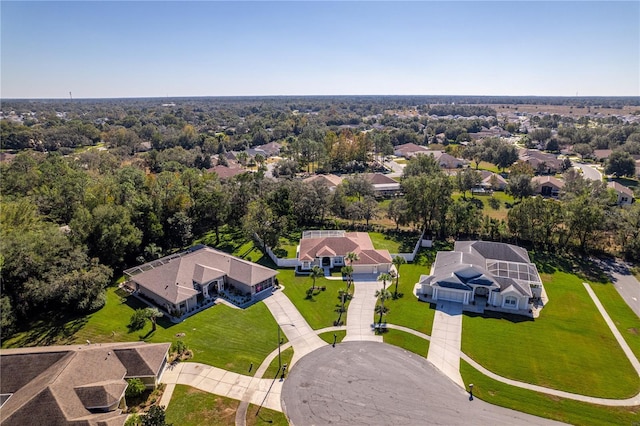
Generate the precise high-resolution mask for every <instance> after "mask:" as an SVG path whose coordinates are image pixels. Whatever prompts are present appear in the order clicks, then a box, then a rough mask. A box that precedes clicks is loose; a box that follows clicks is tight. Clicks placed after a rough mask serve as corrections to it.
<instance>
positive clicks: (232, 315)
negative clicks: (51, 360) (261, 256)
mask: <svg viewBox="0 0 640 426" xmlns="http://www.w3.org/2000/svg"><path fill="white" fill-rule="evenodd" d="M122 300H123V299H122V298H121V297H120V296H118V295H117V294H116V288H110V289H108V290H107V304H106V306H105V307H104V308H102V309H101V310H99V311H97V312H95V313H94V314H90V315H88V316H87V317H85V318H83V319H82V320H81V324H80V326H79V327H78V328H77V329H76V328H75V327H74V326H68V327H67V326H65V327H60V329H65V328H68V329H70V330H73V333H71V334H65V333H62V334H60V335H59V336H53V337H54V338H52V339H49V340H48V341H46V342H41V339H39V338H34V336H36V337H37V336H41V335H43V334H45V335H47V333H49V334H50V333H51V331H50V329H51V328H50V327H46V326H44V325H43V327H42V328H44V330H42V329H38V328H35V329H33V330H32V331H31V332H26V333H20V334H18V335H16V336H15V337H14V338H12V339H10V340H8V341H6V342H3V345H4V347H19V346H25V345H29V346H34V345H37V344H49V345H51V344H65V343H66V344H69V343H85V342H86V341H87V340H89V341H91V343H104V342H123V341H125V342H128V341H138V340H145V341H148V342H174V341H176V340H179V339H180V340H183V341H184V342H185V343H186V344H187V346H188V348H189V349H191V350H192V351H193V358H192V359H191V360H192V361H194V362H201V363H204V364H209V365H213V366H216V367H219V368H223V369H225V370H231V371H235V372H237V373H241V374H246V372H247V370H248V368H249V365H250V364H251V363H253V365H254V366H256V365H260V363H261V362H262V360H264V358H265V357H266V356H267V355H268V354H269V353H271V352H272V351H273V350H274V349H276V348H277V347H278V334H277V324H276V322H275V320H274V319H273V316H272V315H271V313H270V312H269V310H268V309H267V307H266V306H265V305H264V303H262V302H260V303H257V304H255V305H253V306H250V307H249V308H247V309H233V308H229V307H227V306H225V305H216V306H213V307H211V308H209V309H206V310H204V311H202V312H200V313H197V314H196V315H194V316H192V317H189V318H187V319H186V320H184V321H183V322H181V323H179V324H173V323H171V322H170V321H169V320H168V319H166V318H160V320H159V321H158V328H157V330H156V331H155V332H154V333H151V325H150V324H149V323H147V325H146V326H145V328H144V329H142V330H139V331H135V332H129V330H128V329H127V324H128V323H129V318H130V317H131V315H132V314H133V312H134V309H135V308H139V307H145V306H146V305H143V304H142V303H141V302H139V301H138V300H137V299H135V298H134V297H132V296H130V297H128V298H127V299H126V301H124V302H123V301H122ZM76 321H79V320H76ZM70 323H73V322H70ZM67 324H69V323H67ZM182 333H184V337H176V335H178V334H182Z"/></svg>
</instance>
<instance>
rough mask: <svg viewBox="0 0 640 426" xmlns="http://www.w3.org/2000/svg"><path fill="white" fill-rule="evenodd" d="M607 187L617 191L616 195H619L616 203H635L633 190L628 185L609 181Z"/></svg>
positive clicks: (620, 204)
mask: <svg viewBox="0 0 640 426" xmlns="http://www.w3.org/2000/svg"><path fill="white" fill-rule="evenodd" d="M607 187H608V188H611V189H613V190H614V191H615V192H616V195H617V196H618V198H617V200H616V204H618V205H619V206H624V205H626V204H632V203H633V199H634V198H633V191H632V190H631V189H630V188H627V187H626V186H624V185H622V184H619V183H618V182H615V181H611V182H609V183H607Z"/></svg>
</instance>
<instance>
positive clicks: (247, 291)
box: [124, 245, 278, 317]
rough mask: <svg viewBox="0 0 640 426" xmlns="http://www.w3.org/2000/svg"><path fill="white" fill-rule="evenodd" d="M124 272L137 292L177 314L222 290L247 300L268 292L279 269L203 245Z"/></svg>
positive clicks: (198, 305)
mask: <svg viewBox="0 0 640 426" xmlns="http://www.w3.org/2000/svg"><path fill="white" fill-rule="evenodd" d="M124 272H125V275H126V276H127V277H128V282H127V286H128V287H129V288H132V289H133V291H134V294H135V295H137V296H139V297H142V298H143V299H146V300H148V301H152V302H153V303H154V304H155V305H157V306H158V307H160V308H161V309H163V310H164V311H166V312H167V313H169V314H170V315H171V316H174V317H182V316H184V315H189V314H190V313H195V312H194V311H196V310H197V309H199V308H200V307H202V306H203V305H204V306H206V305H207V304H209V303H210V302H211V301H213V300H214V299H215V298H216V297H218V296H219V295H221V294H224V295H226V294H235V295H241V296H242V297H243V298H244V299H246V300H247V301H250V300H252V299H254V298H256V297H259V296H261V295H264V294H268V292H270V291H271V290H272V287H273V286H274V284H275V276H276V274H277V273H278V272H277V271H274V270H273V269H270V268H267V267H264V266H262V265H258V264H257V263H253V262H249V261H247V260H244V259H240V258H238V257H235V256H231V255H230V254H227V253H224V252H221V251H218V250H214V249H212V248H210V247H207V246H204V245H200V246H196V247H194V248H192V249H190V250H187V251H185V252H182V253H178V254H176V255H172V256H169V257H166V258H163V259H159V260H157V261H153V262H150V263H146V264H144V265H140V266H137V267H135V268H131V269H128V270H126V271H124Z"/></svg>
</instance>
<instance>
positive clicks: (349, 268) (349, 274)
mask: <svg viewBox="0 0 640 426" xmlns="http://www.w3.org/2000/svg"><path fill="white" fill-rule="evenodd" d="M340 272H342V274H343V275H346V277H347V291H349V288H350V287H351V280H352V278H353V267H352V266H343V267H342V268H341V269H340Z"/></svg>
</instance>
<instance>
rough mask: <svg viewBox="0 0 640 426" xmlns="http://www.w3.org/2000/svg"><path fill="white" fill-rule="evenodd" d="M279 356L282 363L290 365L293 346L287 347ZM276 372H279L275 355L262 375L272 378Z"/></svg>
mask: <svg viewBox="0 0 640 426" xmlns="http://www.w3.org/2000/svg"><path fill="white" fill-rule="evenodd" d="M280 357H281V358H282V365H284V364H287V365H291V358H293V347H290V348H287V349H285V350H283V351H282V352H281V353H280ZM277 374H280V364H279V362H278V357H275V358H274V359H273V361H271V364H269V367H268V368H267V370H266V371H265V372H264V374H263V375H262V377H263V378H265V379H273V378H274V377H276V375H277Z"/></svg>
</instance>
